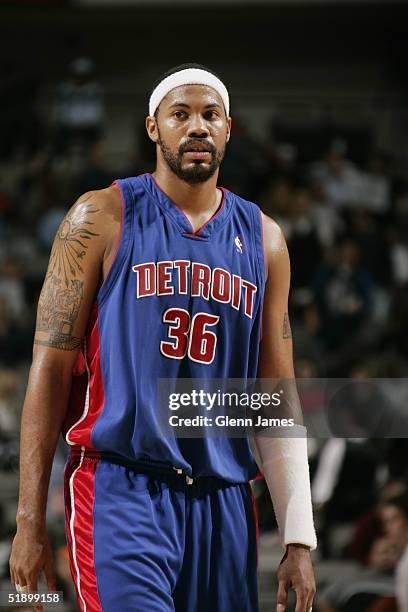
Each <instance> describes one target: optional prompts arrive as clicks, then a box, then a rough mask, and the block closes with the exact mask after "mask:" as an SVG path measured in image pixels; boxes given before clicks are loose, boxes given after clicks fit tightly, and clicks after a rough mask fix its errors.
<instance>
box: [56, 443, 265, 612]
mask: <svg viewBox="0 0 408 612" xmlns="http://www.w3.org/2000/svg"><path fill="white" fill-rule="evenodd" d="M64 496H65V525H66V536H67V544H68V550H69V559H70V568H71V574H72V578H73V581H74V584H75V589H76V593H77V600H78V605H79V608H80V610H82V611H84V612H100V611H101V610H102V611H103V612H173V611H176V612H209V611H210V612H257V611H258V610H259V608H258V588H257V524H256V515H255V509H254V503H253V496H252V490H251V487H250V484H249V483H248V482H246V483H238V484H237V483H228V482H226V481H225V480H221V479H218V478H213V477H200V478H197V479H195V480H194V481H193V483H192V484H188V483H187V482H186V477H185V475H180V474H177V473H176V472H175V471H173V472H171V468H170V469H169V471H168V473H163V472H160V473H159V472H157V470H156V472H152V471H151V470H144V471H140V469H139V468H137V467H135V466H132V467H129V465H123V464H120V463H117V462H113V461H110V460H107V459H106V458H103V459H102V458H100V457H99V458H98V457H90V456H86V454H85V456H72V455H71V456H70V458H69V459H68V461H67V463H66V466H65V471H64Z"/></svg>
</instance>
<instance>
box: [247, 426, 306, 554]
mask: <svg viewBox="0 0 408 612" xmlns="http://www.w3.org/2000/svg"><path fill="white" fill-rule="evenodd" d="M278 436H279V437H278ZM295 436H296V437H295ZM255 445H256V447H257V449H258V452H259V456H260V460H261V465H260V469H261V471H262V473H263V475H264V477H265V480H266V483H267V485H268V489H269V493H270V495H271V498H272V503H273V507H274V510H275V516H276V521H277V523H278V528H279V535H280V540H281V544H282V546H283V548H285V547H286V546H287V544H295V543H296V544H304V545H306V546H309V547H310V549H311V550H314V549H315V548H316V547H317V538H316V532H315V528H314V524H313V509H312V498H311V493H310V475H309V462H308V456H307V435H306V427H303V425H295V426H294V427H285V428H284V427H279V428H274V430H273V431H272V430H271V429H267V430H263V431H262V432H260V433H259V434H257V435H256V436H255Z"/></svg>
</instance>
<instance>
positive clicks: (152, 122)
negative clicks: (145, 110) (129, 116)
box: [146, 115, 159, 143]
mask: <svg viewBox="0 0 408 612" xmlns="http://www.w3.org/2000/svg"><path fill="white" fill-rule="evenodd" d="M146 130H147V134H148V136H149V138H150V140H152V141H153V142H155V143H157V142H158V140H159V133H158V131H157V123H156V119H155V118H154V117H150V115H149V116H148V117H146Z"/></svg>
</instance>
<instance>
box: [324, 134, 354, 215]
mask: <svg viewBox="0 0 408 612" xmlns="http://www.w3.org/2000/svg"><path fill="white" fill-rule="evenodd" d="M346 152H347V145H346V143H345V142H344V140H341V139H336V140H334V141H333V142H332V143H331V145H330V147H329V150H328V152H327V155H326V157H325V159H324V160H323V161H322V162H319V163H317V164H316V165H315V166H314V168H312V178H313V179H314V180H315V181H318V182H319V183H320V184H321V185H322V187H323V189H324V192H325V194H326V196H327V198H328V200H329V202H330V203H331V204H332V205H333V206H334V207H335V208H338V209H344V208H349V207H352V206H354V205H355V204H358V203H359V202H360V201H361V173H360V172H359V170H358V169H357V168H356V166H354V164H352V163H351V162H350V161H349V160H347V159H346Z"/></svg>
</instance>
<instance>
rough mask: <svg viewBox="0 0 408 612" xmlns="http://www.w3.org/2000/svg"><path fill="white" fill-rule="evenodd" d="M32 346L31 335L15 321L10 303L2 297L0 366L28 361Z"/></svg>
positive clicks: (0, 302)
mask: <svg viewBox="0 0 408 612" xmlns="http://www.w3.org/2000/svg"><path fill="white" fill-rule="evenodd" d="M31 346H32V339H31V333H29V332H28V330H27V329H26V328H24V327H23V326H22V325H21V324H20V323H17V322H16V321H15V320H13V317H12V316H11V312H10V306H9V302H8V301H7V300H6V299H5V298H4V297H2V296H0V366H1V365H4V366H11V365H16V364H18V363H20V362H21V361H25V360H28V359H29V358H30V355H31Z"/></svg>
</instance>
